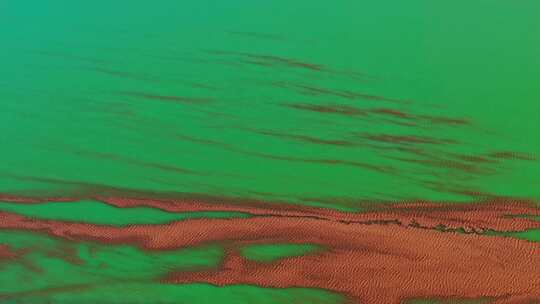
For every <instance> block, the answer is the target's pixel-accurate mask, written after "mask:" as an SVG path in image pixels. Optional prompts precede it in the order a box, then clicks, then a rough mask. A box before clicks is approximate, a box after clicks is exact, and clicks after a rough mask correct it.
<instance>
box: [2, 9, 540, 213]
mask: <svg viewBox="0 0 540 304" xmlns="http://www.w3.org/2000/svg"><path fill="white" fill-rule="evenodd" d="M30 4H31V5H30ZM538 6H540V5H539V4H536V3H534V2H530V1H528V2H526V3H520V4H516V3H512V2H508V1H495V2H493V1H487V0H486V1H475V2H474V3H470V2H466V1H454V2H452V3H451V4H450V3H447V4H441V3H437V4H434V3H432V2H431V1H419V0H414V1H408V2H407V3H395V2H390V1H368V2H365V1H364V2H357V3H353V2H350V1H338V2H336V3H334V4H332V8H331V9H328V4H327V3H323V2H315V3H314V2H313V1H296V2H295V3H294V4H291V3H289V2H287V1H272V3H265V4H261V3H247V1H228V2H227V3H226V4H225V3H221V4H218V3H215V2H213V1H191V2H188V3H185V2H182V3H178V2H176V1H160V2H159V4H158V3H156V4H154V3H152V4H142V3H132V2H124V1H115V3H114V4H111V3H109V2H108V1H94V2H92V3H86V4H82V3H78V2H77V3H74V2H70V1H47V2H29V1H4V3H3V4H2V10H1V13H0V14H1V15H0V20H2V21H0V22H1V23H2V24H0V25H2V26H1V28H2V30H1V31H2V36H3V47H2V49H1V51H0V52H1V55H0V58H1V59H0V60H1V66H2V70H3V72H2V76H1V78H0V94H1V95H0V97H1V98H2V103H1V104H0V107H1V108H0V124H1V125H0V126H1V129H2V132H1V135H0V141H1V145H2V155H3V159H4V162H2V163H0V185H1V190H3V191H9V192H12V193H13V192H20V193H27V194H28V193H35V194H37V195H44V194H63V195H66V194H68V193H69V192H70V191H72V192H77V191H78V189H79V188H80V187H83V186H85V187H90V186H93V187H117V188H127V189H138V190H145V191H167V192H187V193H211V194H214V195H225V196H241V197H255V198H263V199H267V200H286V201H289V202H296V203H307V204H321V205H324V206H328V207H333V206H336V205H353V206H354V205H358V204H359V202H360V201H362V200H374V199H376V200H378V199H383V200H394V199H414V198H423V199H435V200H443V199H452V200H457V201H467V200H470V199H471V197H469V196H467V195H464V194H462V193H463V192H466V191H475V192H481V193H489V194H497V195H511V196H518V197H525V198H539V197H540V192H539V190H538V189H540V188H539V187H537V186H536V184H537V183H536V181H537V176H538V173H539V171H540V166H539V165H538V162H536V161H527V160H522V159H513V160H499V162H498V163H479V164H472V165H474V166H475V169H477V170H476V171H475V170H472V169H471V171H467V170H468V169H467V168H468V167H466V166H467V165H470V164H467V162H466V161H463V160H460V159H456V158H455V155H454V154H460V155H465V156H469V157H472V156H482V155H487V154H490V153H494V152H501V151H512V152H516V153H521V154H523V155H527V156H531V157H534V156H535V155H536V154H537V152H538V151H539V149H540V138H539V136H538V134H536V132H532V130H535V126H536V124H537V121H538V118H539V113H540V111H539V110H540V104H539V103H538V97H539V96H540V92H539V91H538V86H536V85H535V81H534V80H535V79H536V77H535V73H536V71H537V69H538V67H540V62H539V60H540V59H539V58H538V56H537V54H538V51H539V48H540V44H539V43H537V42H538V39H537V35H535V34H534V33H535V31H536V32H537V31H538V29H539V23H540V22H539V21H537V18H534V12H535V11H536V10H537V9H538ZM269 12H273V13H272V14H269ZM220 52H221V53H220ZM242 54H244V55H242ZM245 54H250V55H253V56H259V55H260V56H278V57H280V58H292V59H295V60H297V61H300V62H307V63H313V64H320V65H322V66H323V67H324V68H325V69H326V70H324V71H322V72H321V71H314V70H311V69H308V68H302V67H298V66H287V65H285V64H282V63H279V62H272V64H271V65H270V66H268V65H264V64H262V63H260V61H263V63H264V62H265V61H264V60H263V59H260V58H258V57H249V56H247V57H246V56H245ZM253 62H255V63H253ZM257 62H259V63H258V64H257ZM266 63H268V62H267V61H266ZM349 71H351V72H355V73H356V74H354V75H352V76H351V75H350V74H348V72H349ZM364 75H366V76H364ZM272 83H274V84H275V83H281V84H288V85H289V87H287V86H285V87H280V86H276V85H272ZM298 86H308V87H317V88H323V89H328V90H336V91H350V92H357V93H362V94H367V95H380V96H385V97H388V98H391V99H399V100H404V101H410V103H395V102H387V101H380V100H369V99H365V98H362V97H357V98H353V99H350V98H346V97H343V96H339V95H335V94H319V95H316V94H309V92H308V93H306V92H302V90H301V89H298ZM149 96H177V97H183V98H191V99H195V100H190V101H191V102H182V101H175V100H158V99H155V98H154V99H152V98H147V97H149ZM284 104H289V105H304V104H309V105H327V104H330V105H341V106H351V107H356V108H358V109H361V110H370V109H380V108H389V109H395V110H400V111H403V112H407V113H410V114H414V115H430V116H437V117H448V118H456V119H466V120H468V121H470V124H469V125H460V124H455V125H444V124H441V123H430V122H429V121H424V122H421V123H419V125H418V126H415V127H411V126H403V125H400V124H396V123H393V122H391V121H399V119H398V118H392V117H387V116H383V115H377V114H370V115H369V116H368V117H363V116H344V115H338V114H329V113H318V112H310V111H305V110H304V111H302V110H298V109H295V108H291V107H287V106H284ZM390 120H391V121H390ZM264 133H266V135H263V134H264ZM268 134H274V136H272V135H268ZM278 134H281V135H283V136H278ZM366 134H369V135H380V134H390V135H416V136H425V137H429V138H436V139H444V140H452V141H453V142H454V143H449V144H442V145H429V144H424V145H421V144H409V145H408V146H410V147H412V148H419V149H422V151H423V152H424V153H425V156H416V155H414V154H410V153H407V152H404V151H400V150H397V149H395V148H396V147H397V148H402V147H403V146H404V145H403V144H402V145H395V144H384V143H377V142H366V139H365V138H363V137H362V136H364V135H366ZM287 135H288V137H287ZM295 136H297V137H295ZM299 136H304V137H305V138H311V139H318V140H321V141H324V140H326V141H345V142H348V143H350V145H348V146H342V145H338V144H320V143H316V142H313V141H307V140H305V138H304V140H302V139H300V137H299ZM369 144H371V145H373V144H375V145H377V146H379V148H375V147H372V146H370V145H369ZM381 146H382V147H381ZM385 147H386V148H387V149H384V148H385ZM392 148H394V149H392ZM436 158H442V159H443V161H442V165H440V166H437V165H433V161H434V160H435V159H436ZM404 159H419V160H424V161H426V162H424V163H418V162H411V161H406V160H404ZM325 160H326V161H328V160H334V161H340V162H341V163H339V164H331V163H328V162H324V161H325ZM429 161H431V163H430V162H429ZM445 161H446V162H445ZM451 161H456V162H457V161H459V163H460V164H461V163H463V166H457V167H456V166H454V167H452V166H451V165H448V164H451ZM353 163H363V164H369V165H375V166H380V167H383V168H386V169H388V170H391V171H389V172H392V173H388V172H382V171H377V170H374V169H372V168H368V167H362V166H356V165H354V164H353ZM439 163H441V161H440V160H439ZM445 164H446V165H445ZM476 167H478V168H476ZM388 189H392V191H388ZM460 193H461V194H460Z"/></svg>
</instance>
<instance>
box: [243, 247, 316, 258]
mask: <svg viewBox="0 0 540 304" xmlns="http://www.w3.org/2000/svg"><path fill="white" fill-rule="evenodd" d="M316 249H319V248H318V246H316V245H312V244H263V245H251V246H247V247H245V248H242V255H243V256H245V257H246V258H248V259H251V260H255V261H260V262H271V261H275V260H278V259H280V258H284V257H292V256H301V255H305V254H309V253H310V252H313V251H315V250H316Z"/></svg>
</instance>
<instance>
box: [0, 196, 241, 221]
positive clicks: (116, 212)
mask: <svg viewBox="0 0 540 304" xmlns="http://www.w3.org/2000/svg"><path fill="white" fill-rule="evenodd" d="M0 211H7V212H14V213H17V214H20V215H24V216H28V217H32V218H39V219H47V220H60V221H70V222H84V223H94V224H100V225H114V226H125V225H134V224H163V223H168V222H172V221H178V220H185V219H197V218H231V217H234V218H242V217H247V215H246V214H243V213H240V212H200V211H199V212H185V213H168V212H165V211H162V210H159V209H153V208H145V207H136V208H116V207H113V206H111V205H107V204H105V203H102V202H97V201H79V202H71V203H65V202H60V203H59V202H48V203H46V204H32V205H29V204H28V205H27V204H17V203H6V202H0Z"/></svg>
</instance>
